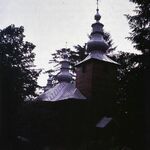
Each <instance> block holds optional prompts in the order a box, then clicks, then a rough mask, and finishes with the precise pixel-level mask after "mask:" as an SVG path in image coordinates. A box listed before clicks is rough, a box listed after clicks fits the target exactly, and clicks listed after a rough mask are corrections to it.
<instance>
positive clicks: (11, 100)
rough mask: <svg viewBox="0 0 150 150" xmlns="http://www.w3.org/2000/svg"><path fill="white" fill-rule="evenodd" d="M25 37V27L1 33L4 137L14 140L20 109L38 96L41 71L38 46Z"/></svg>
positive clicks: (13, 26)
mask: <svg viewBox="0 0 150 150" xmlns="http://www.w3.org/2000/svg"><path fill="white" fill-rule="evenodd" d="M24 37H25V35H24V28H23V27H22V26H21V27H15V25H10V26H8V27H6V28H5V29H3V30H0V73H1V78H0V80H1V101H2V102H1V103H2V107H3V111H2V115H3V125H4V126H3V132H4V134H5V135H3V136H4V137H5V136H8V137H12V136H14V135H13V134H14V133H15V130H14V129H15V128H14V127H15V123H16V122H15V121H16V119H17V118H16V112H17V108H18V106H20V104H21V103H22V102H23V101H24V100H25V99H27V98H31V97H34V96H36V93H35V90H36V88H37V77H38V75H39V71H38V70H35V69H34V64H33V62H34V57H35V54H34V53H33V49H34V48H35V45H34V44H32V43H30V42H27V41H24ZM7 140H8V139H7Z"/></svg>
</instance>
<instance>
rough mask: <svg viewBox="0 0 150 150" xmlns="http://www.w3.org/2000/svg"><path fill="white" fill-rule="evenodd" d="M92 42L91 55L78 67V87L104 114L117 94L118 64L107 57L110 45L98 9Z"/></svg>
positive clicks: (89, 49) (93, 25) (89, 46)
mask: <svg viewBox="0 0 150 150" xmlns="http://www.w3.org/2000/svg"><path fill="white" fill-rule="evenodd" d="M94 19H95V21H96V22H95V23H93V24H92V26H91V27H92V32H91V34H90V40H89V41H88V42H87V50H88V51H89V55H88V56H87V57H86V58H85V59H84V60H83V61H81V62H80V63H78V64H77V66H76V74H77V79H76V86H77V88H78V89H79V90H80V92H81V93H82V94H83V95H84V96H85V97H87V98H88V99H89V100H90V101H91V102H93V103H95V105H97V106H98V108H99V109H100V110H101V111H102V112H108V111H109V110H110V109H111V108H110V107H111V106H112V101H113V98H114V93H115V78H116V67H117V63H116V62H115V61H113V60H111V59H110V58H109V57H108V56H107V50H108V48H109V46H108V44H107V43H106V41H105V40H104V37H103V36H104V32H103V26H104V25H103V24H102V23H100V19H101V16H100V14H99V9H98V1H97V9H96V15H95V16H94Z"/></svg>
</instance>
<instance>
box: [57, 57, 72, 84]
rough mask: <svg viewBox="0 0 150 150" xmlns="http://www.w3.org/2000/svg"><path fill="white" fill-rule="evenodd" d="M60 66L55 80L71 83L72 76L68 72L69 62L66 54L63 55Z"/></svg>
mask: <svg viewBox="0 0 150 150" xmlns="http://www.w3.org/2000/svg"><path fill="white" fill-rule="evenodd" d="M60 64H61V68H60V72H59V73H58V75H57V80H58V81H59V82H71V81H72V74H71V73H70V72H69V70H70V62H69V60H68V56H67V55H66V54H65V55H64V59H63V60H62V61H61V62H60Z"/></svg>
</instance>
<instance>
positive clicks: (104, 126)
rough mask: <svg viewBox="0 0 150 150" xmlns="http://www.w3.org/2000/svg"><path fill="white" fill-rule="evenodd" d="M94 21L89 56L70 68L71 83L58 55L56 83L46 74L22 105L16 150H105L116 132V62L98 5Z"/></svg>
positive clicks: (89, 43) (66, 57)
mask: <svg viewBox="0 0 150 150" xmlns="http://www.w3.org/2000/svg"><path fill="white" fill-rule="evenodd" d="M94 19H95V23H93V24H92V26H91V27H92V32H91V34H90V39H89V41H88V42H87V50H88V52H89V55H88V56H87V57H86V58H85V59H84V60H82V61H81V62H79V63H78V64H77V65H76V79H75V81H74V80H73V77H72V74H71V73H70V70H69V69H70V62H69V60H68V56H67V55H65V54H64V59H63V60H62V61H61V62H60V65H61V67H60V72H59V73H58V74H57V80H58V83H57V84H56V85H55V86H52V84H51V82H52V80H51V76H50V77H49V79H48V84H47V86H46V88H45V91H44V93H42V94H41V95H40V96H39V97H37V98H36V99H35V100H34V101H32V102H28V103H26V104H25V106H23V109H22V111H23V113H22V114H25V115H24V116H22V118H23V122H22V125H21V126H22V128H21V129H19V134H20V135H18V140H19V143H20V147H21V149H22V150H23V149H25V150H26V149H28V150H29V149H32V150H97V149H101V150H103V149H105V150H107V149H109V145H108V144H107V143H108V142H109V140H110V139H112V137H113V134H115V130H116V127H115V126H116V125H115V122H114V120H113V116H112V111H113V101H114V100H115V92H116V91H115V86H116V70H117V66H118V63H117V62H115V61H113V60H111V59H110V58H109V57H108V56H107V50H108V44H107V43H106V41H105V40H104V38H103V35H104V32H103V24H102V23H101V22H100V19H101V16H100V14H99V9H98V7H97V9H96V15H95V16H94Z"/></svg>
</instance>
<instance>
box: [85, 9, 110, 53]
mask: <svg viewBox="0 0 150 150" xmlns="http://www.w3.org/2000/svg"><path fill="white" fill-rule="evenodd" d="M96 11H97V12H96V15H95V16H94V18H95V20H96V22H95V23H93V24H92V26H91V27H92V32H91V34H90V40H89V41H88V43H87V50H88V51H89V52H91V51H95V50H96V51H97V50H98V51H101V52H104V53H105V52H106V51H107V49H108V48H109V46H108V44H107V43H106V41H105V40H104V37H103V35H104V32H103V26H104V25H103V24H102V23H100V22H99V21H100V19H101V16H100V14H99V9H98V6H97V9H96Z"/></svg>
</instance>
